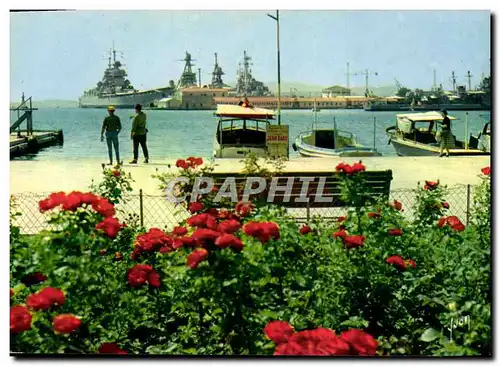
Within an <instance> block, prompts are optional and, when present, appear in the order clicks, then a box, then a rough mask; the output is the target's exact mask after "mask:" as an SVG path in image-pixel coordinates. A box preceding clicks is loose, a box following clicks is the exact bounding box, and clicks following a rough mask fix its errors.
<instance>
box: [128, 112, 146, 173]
mask: <svg viewBox="0 0 500 366" xmlns="http://www.w3.org/2000/svg"><path fill="white" fill-rule="evenodd" d="M135 113H136V115H135V117H134V120H133V121H132V131H131V132H130V137H131V138H132V140H133V141H134V160H132V161H131V162H130V164H137V158H138V157H139V144H140V145H141V148H142V153H143V154H144V159H145V160H144V163H146V164H147V163H149V153H148V147H147V146H146V134H147V133H148V130H147V128H146V114H145V113H144V112H143V111H142V106H141V105H140V104H137V105H136V106H135Z"/></svg>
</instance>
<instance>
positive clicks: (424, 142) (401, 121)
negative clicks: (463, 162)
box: [386, 112, 490, 156]
mask: <svg viewBox="0 0 500 366" xmlns="http://www.w3.org/2000/svg"><path fill="white" fill-rule="evenodd" d="M448 117H449V119H450V120H454V119H456V118H454V117H451V116H449V115H448ZM442 120H443V115H442V114H441V113H440V112H425V113H406V114H397V115H396V125H395V126H391V127H389V128H387V129H386V132H387V135H388V137H389V143H392V145H393V146H394V149H395V150H396V153H397V154H398V155H399V156H437V155H439V154H440V151H441V148H440V144H439V132H438V131H439V129H438V122H441V121H442ZM476 139H477V138H476ZM454 140H455V146H454V147H452V148H450V149H449V150H450V156H451V155H454V156H464V155H490V151H489V149H486V148H480V147H479V144H478V143H476V142H475V138H474V136H471V137H470V138H469V140H468V141H466V142H464V141H460V140H458V139H457V138H456V137H454Z"/></svg>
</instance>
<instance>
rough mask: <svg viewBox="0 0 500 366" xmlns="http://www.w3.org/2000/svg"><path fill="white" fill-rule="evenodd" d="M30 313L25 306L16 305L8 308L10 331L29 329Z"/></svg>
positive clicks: (19, 331)
mask: <svg viewBox="0 0 500 366" xmlns="http://www.w3.org/2000/svg"><path fill="white" fill-rule="evenodd" d="M31 318H32V317H31V314H30V312H29V310H28V308H27V307H26V306H22V305H16V306H13V307H11V308H10V331H11V332H12V333H21V332H24V331H26V330H30V329H31Z"/></svg>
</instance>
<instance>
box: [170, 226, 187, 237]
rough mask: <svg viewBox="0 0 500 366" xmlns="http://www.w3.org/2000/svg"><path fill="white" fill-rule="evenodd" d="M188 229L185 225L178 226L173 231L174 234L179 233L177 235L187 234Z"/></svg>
mask: <svg viewBox="0 0 500 366" xmlns="http://www.w3.org/2000/svg"><path fill="white" fill-rule="evenodd" d="M187 232H188V231H187V229H186V228H185V227H183V226H177V227H175V228H174V230H173V231H172V234H174V235H177V236H184V235H186V234H187Z"/></svg>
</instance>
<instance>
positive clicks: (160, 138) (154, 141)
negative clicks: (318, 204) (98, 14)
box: [11, 108, 490, 162]
mask: <svg viewBox="0 0 500 366" xmlns="http://www.w3.org/2000/svg"><path fill="white" fill-rule="evenodd" d="M145 112H146V114H147V116H148V129H149V134H148V148H149V154H150V159H151V160H152V161H153V162H154V161H155V160H156V161H162V160H166V159H169V160H170V159H177V158H180V157H187V156H190V155H193V156H201V157H204V158H207V157H210V156H211V154H212V140H213V135H214V133H215V129H216V127H217V119H216V118H215V117H214V116H213V113H214V111H150V110H149V111H148V110H147V111H145ZM116 114H117V115H118V116H119V117H120V119H121V121H122V125H123V130H122V132H121V136H120V154H121V156H122V158H123V160H124V161H125V160H130V159H131V158H132V141H131V140H130V132H129V131H130V127H131V119H130V118H129V117H130V116H132V115H133V114H134V111H133V110H117V113H116ZM450 114H451V115H452V116H453V117H456V118H457V120H455V121H452V129H453V133H454V134H455V135H456V136H457V137H458V138H459V139H461V140H462V139H463V137H464V134H465V129H464V127H465V112H460V111H457V112H453V111H452V112H450ZM106 115H107V112H106V111H105V110H100V109H78V108H75V109H40V110H37V111H35V112H34V121H33V124H34V127H35V129H63V131H64V146H62V147H51V148H48V149H45V150H43V151H40V152H39V153H38V154H36V155H34V156H30V157H22V158H19V159H34V160H39V161H46V160H59V159H65V160H67V159H86V158H92V159H95V158H98V159H102V161H103V162H104V161H107V146H106V142H101V141H100V129H101V125H102V120H103V118H104V117H105V116H106ZM395 115H396V112H365V111H363V110H322V111H321V112H319V113H318V114H317V118H318V127H333V119H334V117H335V119H336V122H337V128H338V129H340V130H344V131H349V132H352V133H354V134H356V136H357V138H358V141H359V142H360V143H361V144H363V145H366V146H370V147H371V146H373V130H374V129H373V125H374V117H376V133H375V141H376V147H377V149H378V150H379V151H380V152H381V153H382V154H383V155H386V156H395V155H396V154H395V152H394V148H393V147H392V145H388V144H387V142H388V139H387V136H386V134H385V129H386V128H387V127H389V126H392V125H394V124H395V120H396V117H395ZM15 117H16V116H15V115H14V114H12V113H11V123H12V122H13V121H14V120H15ZM489 119H490V112H485V111H471V112H469V118H468V125H469V133H471V132H472V133H474V134H476V133H478V132H479V131H480V130H481V129H482V127H483V126H484V123H485V120H488V121H489ZM313 120H314V115H313V113H312V112H311V111H310V110H292V111H287V110H285V111H282V116H281V121H282V124H288V125H289V126H290V127H289V128H290V145H291V144H292V143H293V141H294V140H295V137H296V136H297V135H298V133H300V132H302V131H304V130H306V129H308V128H309V127H310V126H311V123H312V122H313ZM290 153H291V155H292V156H295V155H296V152H295V151H293V149H292V148H291V146H290ZM139 159H140V161H142V151H141V150H140V149H139Z"/></svg>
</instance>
